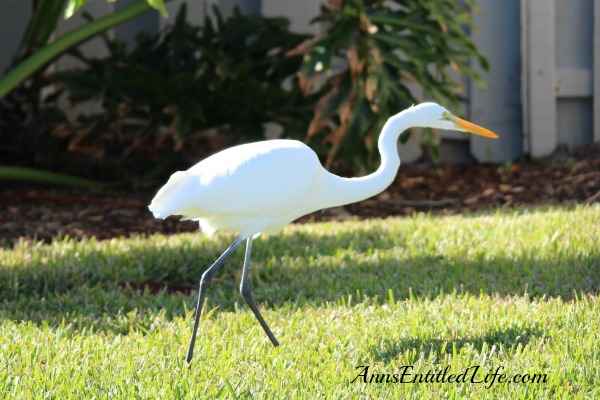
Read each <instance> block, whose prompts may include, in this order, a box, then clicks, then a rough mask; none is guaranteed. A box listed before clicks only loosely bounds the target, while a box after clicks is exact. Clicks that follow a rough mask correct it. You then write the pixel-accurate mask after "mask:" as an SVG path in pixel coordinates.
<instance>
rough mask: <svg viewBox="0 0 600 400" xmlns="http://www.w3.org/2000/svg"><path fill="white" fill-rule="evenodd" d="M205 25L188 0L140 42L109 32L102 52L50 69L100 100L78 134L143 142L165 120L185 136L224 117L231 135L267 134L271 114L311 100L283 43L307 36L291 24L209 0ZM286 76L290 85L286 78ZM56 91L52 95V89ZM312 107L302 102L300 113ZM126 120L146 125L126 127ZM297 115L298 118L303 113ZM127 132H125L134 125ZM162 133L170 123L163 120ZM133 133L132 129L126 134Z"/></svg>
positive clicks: (75, 96) (72, 90) (81, 98)
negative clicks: (197, 23) (192, 17)
mask: <svg viewBox="0 0 600 400" xmlns="http://www.w3.org/2000/svg"><path fill="white" fill-rule="evenodd" d="M213 14H214V16H213V17H207V18H206V20H205V21H204V24H203V27H194V26H191V25H189V24H188V23H187V22H186V9H185V5H183V6H182V8H181V9H180V11H179V14H178V15H177V18H176V21H175V24H174V25H173V26H172V27H170V28H168V29H167V30H166V31H164V32H162V33H160V34H158V35H155V36H148V35H141V36H139V37H138V38H137V46H136V48H135V49H133V50H132V51H127V49H126V48H125V45H124V44H123V43H121V42H118V41H116V40H112V39H109V38H108V37H107V36H104V37H103V39H104V41H105V43H106V46H107V48H108V50H109V55H108V56H107V57H106V58H103V59H94V58H87V57H85V56H84V55H83V54H82V53H79V52H77V53H75V55H76V56H77V57H78V58H79V59H80V60H82V61H83V62H84V63H85V65H86V67H85V68H84V69H79V70H75V71H65V72H61V73H57V74H56V75H55V76H54V77H53V79H54V82H59V83H60V84H62V86H63V87H64V88H65V89H66V91H67V93H68V96H69V99H70V100H71V101H72V102H75V103H78V102H85V101H88V100H99V101H100V103H101V105H102V111H101V112H100V113H96V114H91V115H87V116H81V118H80V121H79V123H80V125H79V126H78V127H77V129H78V133H79V135H77V137H78V140H80V139H81V137H82V136H84V139H83V141H84V142H85V141H88V142H89V141H90V140H92V139H97V138H99V137H101V136H102V138H103V139H104V140H107V139H108V140H120V141H121V142H124V143H125V144H128V145H135V144H136V143H137V144H139V141H140V140H141V138H145V139H147V138H155V137H157V136H160V133H159V127H169V129H168V131H167V134H169V135H172V136H173V137H174V138H175V142H176V143H177V142H180V141H181V140H182V139H183V138H184V137H186V136H187V135H189V134H191V133H194V132H198V131H201V130H205V129H209V128H215V127H216V128H219V127H223V126H227V131H228V132H232V133H233V134H234V135H235V138H234V139H232V140H234V141H237V140H241V138H240V136H243V139H244V140H256V139H262V137H263V136H262V134H263V124H264V123H265V122H269V121H274V122H280V123H281V124H282V125H284V126H286V127H289V126H295V125H296V124H295V123H294V117H293V116H294V113H295V112H296V113H297V112H301V111H293V112H292V111H291V110H302V107H300V106H299V105H298V104H297V103H298V102H300V101H306V100H305V99H304V98H303V97H302V96H301V94H300V92H299V90H297V85H296V84H294V81H293V79H292V78H293V76H294V74H295V72H296V71H297V69H298V67H299V65H300V62H301V58H300V57H287V56H285V53H286V52H287V51H289V50H290V49H291V48H293V47H294V46H296V45H297V44H298V43H299V42H300V41H302V40H303V39H305V36H303V35H297V34H293V33H290V32H289V30H288V24H289V22H288V21H287V20H286V19H283V18H265V17H262V16H258V15H248V16H243V15H241V14H240V13H239V10H235V11H234V14H233V16H232V17H230V18H228V19H224V18H223V17H222V16H221V14H220V13H219V11H218V9H217V8H216V7H215V8H213ZM286 80H289V81H290V85H288V86H289V87H291V88H290V89H286V88H285V87H284V85H283V82H284V81H286ZM50 100H52V99H50ZM309 112H310V111H309V108H307V107H305V108H304V113H305V116H304V118H303V120H304V121H306V120H308V117H307V116H306V115H309V114H308V113H309ZM126 121H138V122H141V123H142V128H141V129H137V130H132V129H129V130H126V129H123V124H124V123H125V122H126ZM299 123H301V122H299ZM128 132H129V133H128ZM163 133H164V129H163ZM127 135H129V136H127Z"/></svg>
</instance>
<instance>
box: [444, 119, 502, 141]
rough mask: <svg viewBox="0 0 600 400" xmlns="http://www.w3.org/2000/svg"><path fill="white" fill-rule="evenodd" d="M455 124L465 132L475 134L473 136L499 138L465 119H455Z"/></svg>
mask: <svg viewBox="0 0 600 400" xmlns="http://www.w3.org/2000/svg"><path fill="white" fill-rule="evenodd" d="M454 122H455V123H456V126H457V127H458V128H460V129H462V130H463V131H466V132H470V133H473V134H475V135H479V136H485V137H489V138H492V139H498V138H499V136H498V135H496V134H495V133H494V132H492V131H490V130H487V129H485V128H482V127H481V126H479V125H475V124H473V123H471V122H469V121H465V120H464V119H461V118H458V117H454Z"/></svg>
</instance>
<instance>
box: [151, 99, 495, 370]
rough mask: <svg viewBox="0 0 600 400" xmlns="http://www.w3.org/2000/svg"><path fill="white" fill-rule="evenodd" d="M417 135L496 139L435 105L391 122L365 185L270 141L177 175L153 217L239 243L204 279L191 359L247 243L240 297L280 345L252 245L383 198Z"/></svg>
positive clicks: (295, 147)
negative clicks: (216, 279)
mask: <svg viewBox="0 0 600 400" xmlns="http://www.w3.org/2000/svg"><path fill="white" fill-rule="evenodd" d="M411 127H430V128H438V129H449V130H459V131H465V132H471V133H475V134H478V135H482V136H486V137H490V138H497V137H498V136H496V135H495V134H494V133H493V132H491V131H489V130H487V129H484V128H481V127H479V126H477V125H474V124H472V123H470V122H467V121H465V120H462V119H460V118H457V117H455V116H453V115H452V114H450V113H449V112H448V111H447V110H446V109H445V108H443V107H442V106H440V105H438V104H435V103H423V104H419V105H418V106H415V107H411V108H409V109H407V110H405V111H403V112H401V113H399V114H397V115H395V116H393V117H391V118H390V119H389V120H388V121H387V123H386V124H385V126H384V127H383V130H382V132H381V134H380V136H379V141H378V148H379V152H380V154H381V166H380V167H379V168H378V169H377V171H375V172H374V173H372V174H370V175H368V176H365V177H360V178H342V177H339V176H336V175H333V174H331V173H330V172H328V171H327V170H325V169H324V168H323V167H322V166H321V164H320V163H319V159H318V157H317V155H316V154H315V153H314V151H312V150H311V149H310V148H309V147H308V146H306V145H305V144H303V143H301V142H298V141H296V140H267V141H263V142H257V143H250V144H244V145H240V146H235V147H232V148H229V149H226V150H223V151H221V152H219V153H217V154H215V155H213V156H211V157H208V158H207V159H205V160H203V161H201V162H199V163H198V164H196V165H194V166H193V167H192V168H190V169H189V170H187V171H180V172H176V173H174V174H173V175H172V176H171V178H170V179H169V181H168V182H167V184H166V185H165V186H163V187H162V188H161V189H160V190H159V191H158V193H157V194H156V196H155V197H154V199H153V200H152V203H151V204H150V206H149V208H150V211H152V212H153V213H154V216H155V217H158V218H166V217H168V216H170V215H181V216H182V217H183V218H184V219H193V220H197V221H199V223H200V226H201V228H202V231H204V232H205V233H207V234H209V235H210V234H212V233H214V232H215V231H217V230H227V231H233V232H237V233H238V234H239V236H238V238H237V239H236V241H235V242H234V243H233V244H232V245H231V246H230V247H229V248H228V249H227V250H226V251H225V253H223V255H222V256H221V257H219V259H218V260H217V261H216V262H215V263H214V264H213V265H212V266H211V267H210V268H209V269H208V270H207V271H206V272H205V273H204V275H203V276H202V280H201V282H200V293H199V295H198V305H197V308H196V321H195V324H194V330H193V333H192V340H191V342H190V349H189V352H188V362H189V361H190V360H191V358H192V354H193V348H194V342H195V335H196V330H197V326H198V317H199V315H200V311H201V307H202V305H203V302H204V297H205V295H206V287H207V285H208V282H209V281H210V279H211V277H212V275H213V274H214V272H215V271H216V270H217V268H218V267H219V265H221V263H222V262H223V261H224V259H225V258H226V257H227V256H228V255H229V254H230V253H231V252H232V251H233V250H234V249H235V248H236V247H237V246H238V245H239V244H240V243H241V242H242V241H243V240H244V239H247V248H246V259H245V261H244V269H243V272H242V282H241V285H240V291H241V292H242V295H243V296H244V299H245V300H246V302H247V303H248V305H249V306H250V307H251V309H252V311H253V312H254V314H255V315H256V317H257V319H258V320H259V322H260V323H261V325H262V327H263V329H264V330H265V332H266V333H267V335H268V336H269V339H270V340H271V342H272V343H273V344H274V345H278V342H277V340H276V339H275V336H274V335H273V333H272V332H271V330H270V329H269V327H268V326H267V324H266V322H265V321H264V319H263V318H262V316H261V315H260V312H259V311H258V308H257V307H256V304H254V300H252V296H251V292H250V288H249V286H248V283H247V274H248V269H249V260H250V249H251V245H252V238H253V237H255V236H256V235H258V234H259V233H266V234H274V233H277V232H278V231H279V230H281V228H283V226H285V225H286V224H287V223H289V222H291V221H293V220H295V219H296V218H298V217H300V216H302V215H305V214H308V213H310V212H313V211H316V210H320V209H324V208H328V207H333V206H339V205H344V204H348V203H353V202H357V201H360V200H364V199H366V198H368V197H371V196H373V195H375V194H377V193H380V192H381V191H383V190H384V189H385V188H386V187H388V186H389V185H390V184H391V183H392V181H393V180H394V178H395V176H396V173H397V171H398V168H399V166H400V158H399V156H398V151H397V140H398V136H399V135H400V133H402V132H403V131H404V130H406V129H408V128H411Z"/></svg>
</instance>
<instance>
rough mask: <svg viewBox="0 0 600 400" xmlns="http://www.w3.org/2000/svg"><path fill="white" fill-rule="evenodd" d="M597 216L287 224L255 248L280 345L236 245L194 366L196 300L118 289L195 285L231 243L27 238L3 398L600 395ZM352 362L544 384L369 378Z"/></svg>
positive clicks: (214, 292)
mask: <svg viewBox="0 0 600 400" xmlns="http://www.w3.org/2000/svg"><path fill="white" fill-rule="evenodd" d="M599 221H600V206H598V205H595V206H589V207H583V206H580V207H571V208H567V209H560V208H540V209H535V210H520V211H514V210H513V211H496V212H492V213H486V214H482V215H464V216H450V217H432V216H424V215H416V216H414V217H412V218H398V219H386V220H370V221H366V222H362V221H350V222H344V223H321V224H309V225H297V226H289V227H287V228H286V229H285V230H284V232H283V233H282V234H281V235H278V236H274V237H269V238H263V239H259V240H257V241H255V244H254V246H253V257H252V260H253V266H252V270H251V272H250V274H251V276H250V278H251V279H250V280H251V284H252V286H253V288H254V295H255V299H256V300H257V301H258V302H259V304H260V307H261V309H262V310H264V316H265V319H266V320H267V321H268V322H269V324H270V326H271V328H272V329H273V331H274V333H275V335H276V336H277V338H278V339H279V341H280V342H281V346H280V347H278V348H273V347H272V345H271V344H270V342H269V340H268V338H267V337H266V335H265V334H264V332H263V331H262V329H261V328H260V326H259V324H258V323H257V321H255V319H254V316H253V315H252V313H251V312H249V310H248V309H247V307H246V306H245V305H244V303H243V301H242V300H241V297H240V295H239V294H238V292H237V289H238V285H239V278H240V266H241V262H242V257H243V251H242V250H238V251H236V253H235V254H234V255H233V256H232V257H231V259H230V260H229V261H228V262H227V263H226V265H224V267H223V268H222V270H221V271H220V272H219V274H217V277H216V281H215V282H213V285H212V286H211V288H210V291H209V298H208V304H207V312H206V313H205V315H204V316H203V320H202V321H201V325H200V329H199V335H198V342H197V347H196V355H195V358H194V360H193V362H192V364H191V366H190V367H188V366H187V365H186V363H185V361H184V357H185V354H186V350H187V344H188V340H189V336H190V333H191V322H192V316H193V312H192V308H193V306H194V301H195V298H194V297H193V296H188V295H183V294H167V293H165V292H162V293H160V294H158V295H152V294H151V293H149V292H148V291H145V292H141V291H139V290H137V291H136V290H132V289H129V288H123V287H122V285H120V283H122V282H132V283H140V282H143V281H145V280H148V279H152V280H157V281H163V282H168V283H171V284H195V283H196V282H197V281H198V280H199V278H200V275H201V274H202V271H203V269H204V268H205V267H206V266H207V265H209V264H210V263H211V262H212V261H214V259H215V258H216V257H217V256H218V255H219V254H220V253H221V251H222V250H224V248H225V247H227V245H228V244H229V242H230V241H231V240H232V237H231V236H225V235H223V236H218V237H217V238H216V239H215V240H212V241H211V240H208V239H206V238H205V237H203V236H202V235H200V234H182V235H176V236H171V237H166V236H161V235H156V236H152V237H135V238H131V239H114V240H110V241H102V242H100V241H95V240H93V239H92V240H89V241H75V240H72V239H69V238H63V239H57V240H56V241H55V242H54V243H52V244H50V245H43V244H32V243H25V242H23V243H20V244H19V245H17V246H16V247H15V248H10V249H9V248H5V249H0V262H1V263H2V266H1V267H0V318H1V325H0V364H1V366H2V367H1V368H0V397H1V398H5V399H11V398H15V399H16V398H19V399H20V398H56V399H68V398H78V399H82V398H86V399H87V398H97V399H103V398H119V399H129V398H144V399H157V398H164V399H171V398H187V399H189V398H197V399H200V398H259V399H260V398H273V399H284V398H286V399H287V398H298V399H304V398H385V399H387V398H413V399H438V398H504V399H516V398H531V399H540V398H542V399H543V398H547V399H550V398H557V399H558V398H561V399H563V398H570V399H577V398H581V399H584V398H589V399H592V398H600V386H599V385H598V382H600V346H598V343H599V342H600V307H599V297H598V294H599V293H600V228H599ZM360 366H369V369H368V374H369V375H368V376H367V380H368V379H371V376H372V375H370V374H380V375H378V376H379V377H386V376H385V375H381V374H389V378H390V380H392V381H393V380H394V374H397V378H398V379H400V378H401V374H402V372H405V373H407V374H408V373H412V374H423V376H424V375H425V374H426V373H427V372H428V371H431V372H432V373H434V374H437V373H438V372H439V371H441V370H443V369H444V368H446V367H448V374H460V373H462V372H464V371H465V370H467V369H468V371H471V372H472V371H473V370H474V369H475V368H479V369H478V370H477V372H476V374H475V379H476V380H477V381H480V380H484V379H485V377H486V374H488V373H489V372H490V371H495V370H498V369H499V370H498V371H499V372H500V373H504V374H506V375H507V377H508V378H512V377H513V376H514V375H515V374H521V375H523V374H529V377H531V378H533V377H534V376H535V377H536V379H541V378H542V377H543V376H545V378H546V382H545V383H544V382H541V381H539V382H536V383H529V384H526V383H515V382H511V383H498V382H497V381H495V382H494V383H489V382H488V383H487V384H486V383H472V382H470V381H469V379H470V376H469V377H468V378H467V382H464V383H462V382H460V383H448V382H421V383H418V382H417V383H393V382H390V383H375V381H374V382H373V383H365V382H364V381H363V376H362V375H360V376H359V374H361V373H363V372H364V367H360ZM469 368H470V369H469ZM534 374H544V375H534ZM363 375H364V374H363ZM489 376H491V375H489ZM357 377H358V378H357ZM446 377H448V376H446ZM355 378H356V379H355ZM413 378H414V375H412V376H408V375H405V376H404V378H403V379H404V380H411V379H413ZM373 379H374V380H375V379H376V378H375V377H374V378H373ZM353 380H354V382H352V381H353Z"/></svg>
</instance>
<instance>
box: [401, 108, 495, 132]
mask: <svg viewBox="0 0 600 400" xmlns="http://www.w3.org/2000/svg"><path fill="white" fill-rule="evenodd" d="M407 111H408V112H410V113H411V114H412V116H413V118H414V121H415V124H414V125H415V126H421V127H423V128H434V129H447V130H451V131H461V132H469V133H473V134H475V135H480V136H485V137H488V138H493V139H497V138H498V135H496V134H495V133H494V132H492V131H490V130H487V129H485V128H482V127H481V126H478V125H475V124H473V123H471V122H469V121H465V120H464V119H461V118H458V117H457V116H455V115H452V113H451V112H450V111H448V110H446V109H445V108H444V107H442V106H440V105H439V104H436V103H421V104H419V105H416V106H414V107H412V108H409V109H408V110H407Z"/></svg>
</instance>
